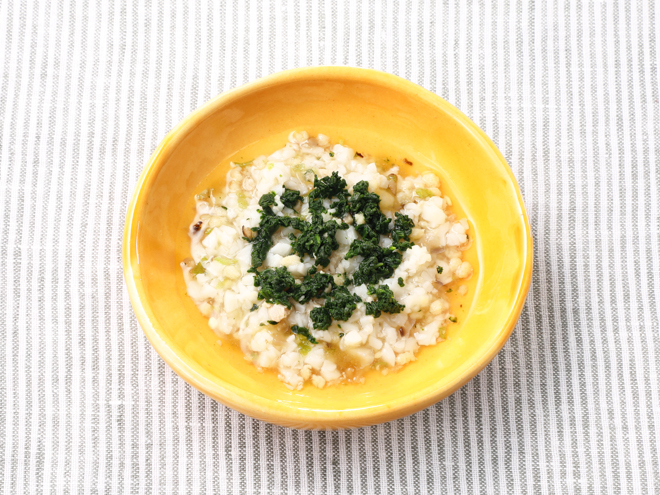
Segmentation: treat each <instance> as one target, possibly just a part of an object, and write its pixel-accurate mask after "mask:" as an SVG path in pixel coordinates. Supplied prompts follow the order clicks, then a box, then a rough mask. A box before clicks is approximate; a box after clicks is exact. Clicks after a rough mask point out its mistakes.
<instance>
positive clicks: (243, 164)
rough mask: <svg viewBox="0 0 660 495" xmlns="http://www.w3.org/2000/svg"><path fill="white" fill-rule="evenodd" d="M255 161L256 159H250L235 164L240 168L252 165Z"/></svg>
mask: <svg viewBox="0 0 660 495" xmlns="http://www.w3.org/2000/svg"><path fill="white" fill-rule="evenodd" d="M253 162H254V160H248V161H247V162H234V165H236V166H237V167H240V168H244V167H249V166H250V165H252V163H253Z"/></svg>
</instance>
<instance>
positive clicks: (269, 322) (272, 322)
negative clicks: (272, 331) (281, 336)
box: [266, 320, 277, 325]
mask: <svg viewBox="0 0 660 495" xmlns="http://www.w3.org/2000/svg"><path fill="white" fill-rule="evenodd" d="M266 323H268V324H269V325H277V322H276V321H275V320H266Z"/></svg>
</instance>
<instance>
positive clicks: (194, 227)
mask: <svg viewBox="0 0 660 495" xmlns="http://www.w3.org/2000/svg"><path fill="white" fill-rule="evenodd" d="M201 228H202V221H201V220H200V221H199V222H197V223H196V224H195V225H193V226H192V229H193V231H194V232H199V231H200V229H201Z"/></svg>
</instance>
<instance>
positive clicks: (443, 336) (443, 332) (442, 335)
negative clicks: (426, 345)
mask: <svg viewBox="0 0 660 495" xmlns="http://www.w3.org/2000/svg"><path fill="white" fill-rule="evenodd" d="M438 335H440V338H441V339H442V340H445V339H446V338H447V328H446V327H440V329H439V333H438Z"/></svg>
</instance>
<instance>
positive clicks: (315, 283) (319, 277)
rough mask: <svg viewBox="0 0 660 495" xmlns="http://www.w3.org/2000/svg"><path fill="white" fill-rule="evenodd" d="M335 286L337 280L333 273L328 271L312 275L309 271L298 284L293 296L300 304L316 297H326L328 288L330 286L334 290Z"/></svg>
mask: <svg viewBox="0 0 660 495" xmlns="http://www.w3.org/2000/svg"><path fill="white" fill-rule="evenodd" d="M310 271H311V270H310ZM334 287H335V280H334V277H333V276H332V275H329V274H327V273H316V274H312V275H310V274H309V273H307V275H306V276H305V278H304V279H303V281H302V283H301V284H299V285H297V286H296V289H295V290H294V292H293V298H294V299H295V300H296V301H298V302H299V303H300V304H305V303H307V302H309V301H311V300H312V298H314V297H326V289H328V288H330V290H332V289H333V288H334Z"/></svg>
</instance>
